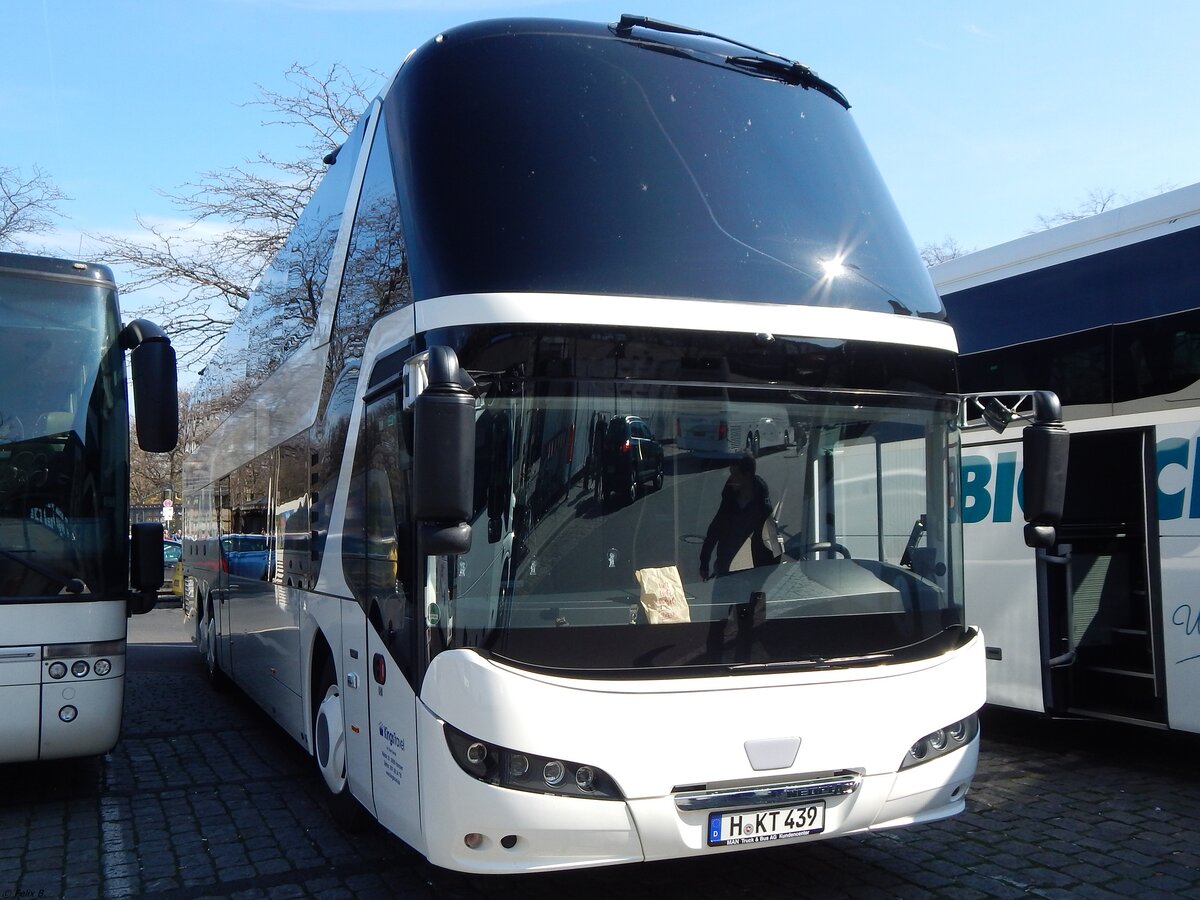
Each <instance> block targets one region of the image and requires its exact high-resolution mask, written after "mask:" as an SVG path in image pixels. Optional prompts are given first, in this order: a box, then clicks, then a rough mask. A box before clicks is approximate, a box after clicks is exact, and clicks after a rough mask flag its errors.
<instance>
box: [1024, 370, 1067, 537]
mask: <svg viewBox="0 0 1200 900" xmlns="http://www.w3.org/2000/svg"><path fill="white" fill-rule="evenodd" d="M1070 440H1071V436H1070V434H1069V433H1068V432H1067V429H1066V427H1065V426H1064V425H1063V422H1062V405H1061V404H1060V403H1059V400H1058V396H1057V395H1055V394H1054V393H1053V392H1051V391H1037V392H1036V393H1035V394H1034V416H1033V423H1032V424H1031V425H1028V426H1026V428H1025V429H1024V431H1023V433H1022V444H1023V448H1024V455H1025V521H1026V523H1027V524H1026V525H1025V545H1026V546H1027V547H1033V548H1048V547H1052V546H1054V543H1055V541H1056V540H1057V535H1056V533H1055V526H1057V525H1058V523H1059V522H1060V521H1061V520H1062V513H1063V503H1064V500H1065V499H1066V487H1067V454H1068V451H1069V450H1070Z"/></svg>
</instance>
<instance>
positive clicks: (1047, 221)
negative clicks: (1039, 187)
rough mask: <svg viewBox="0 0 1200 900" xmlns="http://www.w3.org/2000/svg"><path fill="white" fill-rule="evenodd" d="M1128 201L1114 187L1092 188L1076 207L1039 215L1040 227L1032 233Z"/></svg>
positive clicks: (1094, 213) (1082, 217)
mask: <svg viewBox="0 0 1200 900" xmlns="http://www.w3.org/2000/svg"><path fill="white" fill-rule="evenodd" d="M1128 202H1129V201H1128V200H1127V199H1125V198H1123V197H1119V196H1118V195H1117V192H1116V191H1114V190H1113V189H1112V188H1092V189H1091V190H1090V191H1088V193H1087V196H1086V197H1085V198H1084V199H1083V200H1080V201H1079V205H1078V206H1076V207H1075V208H1074V209H1072V210H1062V209H1060V210H1057V211H1056V212H1055V213H1054V214H1053V215H1049V216H1047V215H1039V216H1038V217H1037V220H1038V227H1037V228H1034V229H1031V231H1030V233H1031V234H1032V233H1033V232H1034V231H1045V230H1046V229H1047V228H1054V227H1055V226H1056V225H1065V224H1066V223H1067V222H1074V221H1077V220H1078V219H1086V218H1087V217H1088V216H1094V215H1097V214H1098V213H1102V212H1104V211H1105V210H1106V209H1112V208H1113V207H1116V206H1123V205H1125V204H1126V203H1128Z"/></svg>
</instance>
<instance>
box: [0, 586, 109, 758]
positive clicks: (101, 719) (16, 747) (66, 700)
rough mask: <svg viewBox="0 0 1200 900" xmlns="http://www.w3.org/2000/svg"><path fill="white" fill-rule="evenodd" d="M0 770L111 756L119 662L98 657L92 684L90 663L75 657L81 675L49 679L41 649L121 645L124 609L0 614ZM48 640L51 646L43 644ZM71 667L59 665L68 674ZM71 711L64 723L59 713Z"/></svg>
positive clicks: (22, 609)
mask: <svg viewBox="0 0 1200 900" xmlns="http://www.w3.org/2000/svg"><path fill="white" fill-rule="evenodd" d="M0 636H2V639H3V641H4V643H3V645H0V713H2V714H0V763H7V762H22V761H33V760H38V759H65V758H70V757H79V756H91V755H94V754H98V753H105V752H107V751H108V750H111V749H112V748H113V746H114V745H115V744H116V743H117V738H118V736H119V735H120V731H121V707H122V703H123V701H124V697H125V654H124V652H121V653H114V654H110V655H106V656H105V657H104V658H105V659H108V660H109V662H110V663H111V664H112V669H111V671H110V672H109V673H108V674H107V675H106V676H104V677H99V676H97V675H96V674H95V672H94V671H93V666H94V663H95V658H94V657H87V656H81V657H78V658H79V659H84V660H86V661H87V663H88V674H87V675H86V676H85V677H83V678H77V677H75V676H74V675H72V674H70V673H68V674H67V675H66V677H65V678H62V679H57V680H56V679H52V678H51V677H50V676H49V675H48V674H47V673H46V669H47V667H48V665H49V662H48V661H47V660H46V659H44V656H43V647H44V645H45V644H48V643H52V644H76V643H96V642H108V641H123V640H125V636H126V612H125V602H124V601H94V602H88V603H76V602H69V601H68V602H56V603H46V604H20V605H11V606H4V607H0ZM51 636H52V637H53V639H52V640H51V639H50V637H51ZM72 661H73V659H64V662H66V663H67V665H68V666H70V664H71V662H72ZM67 705H70V706H73V707H75V709H76V710H77V711H78V715H77V716H76V718H75V719H74V720H73V721H71V722H63V721H61V720H60V719H59V716H58V713H59V710H60V709H62V708H63V707H64V706H67Z"/></svg>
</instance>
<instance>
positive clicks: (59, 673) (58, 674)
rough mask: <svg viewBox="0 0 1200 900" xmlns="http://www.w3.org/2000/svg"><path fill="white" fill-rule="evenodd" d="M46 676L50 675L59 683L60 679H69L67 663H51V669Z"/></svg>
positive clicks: (60, 661)
mask: <svg viewBox="0 0 1200 900" xmlns="http://www.w3.org/2000/svg"><path fill="white" fill-rule="evenodd" d="M46 674H47V675H49V676H50V677H51V678H53V679H54V680H55V681H57V680H58V679H60V678H66V677H67V664H66V663H65V662H63V661H62V660H56V661H55V662H52V663H50V665H49V667H48V668H47V669H46Z"/></svg>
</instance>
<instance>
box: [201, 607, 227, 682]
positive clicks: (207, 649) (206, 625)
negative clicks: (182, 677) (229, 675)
mask: <svg viewBox="0 0 1200 900" xmlns="http://www.w3.org/2000/svg"><path fill="white" fill-rule="evenodd" d="M197 618H198V620H199V621H198V622H197V624H196V628H197V643H198V645H199V647H200V651H201V652H202V653H203V654H204V668H205V669H206V670H207V671H208V683H209V684H210V685H212V687H213V688H215V689H216V690H218V691H219V690H221V689H222V688H224V687H225V673H224V672H222V671H221V661H220V660H219V659H217V623H216V620H215V618H214V617H213V610H212V600H211V598H210V599H209V600H208V601H206V602H205V603H204V611H203V613H202V614H201V615H199V616H198V617H197Z"/></svg>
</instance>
